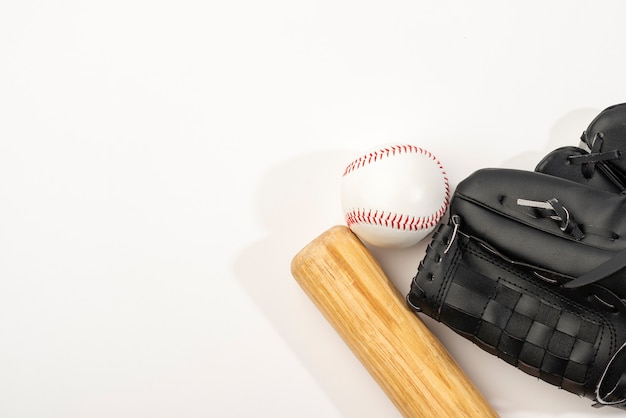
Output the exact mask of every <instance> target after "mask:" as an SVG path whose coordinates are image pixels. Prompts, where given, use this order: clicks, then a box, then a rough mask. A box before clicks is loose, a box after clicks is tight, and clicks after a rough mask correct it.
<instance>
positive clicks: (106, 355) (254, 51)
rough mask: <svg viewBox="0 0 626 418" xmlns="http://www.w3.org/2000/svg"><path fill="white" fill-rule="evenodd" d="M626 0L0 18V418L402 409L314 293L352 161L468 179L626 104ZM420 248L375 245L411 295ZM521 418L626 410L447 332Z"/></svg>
mask: <svg viewBox="0 0 626 418" xmlns="http://www.w3.org/2000/svg"><path fill="white" fill-rule="evenodd" d="M625 14H626V3H624V2H621V1H595V0H594V1H578V2H571V1H553V2H544V1H527V2H517V3H515V4H513V3H511V2H498V1H490V2H485V1H472V2H464V1H419V2H418V1H415V2H408V1H387V2H370V1H366V2H362V1H340V2H336V1H317V2H312V1H304V2H292V1H276V0H269V1H265V2H254V1H223V2H217V1H209V2H206V1H195V2H190V1H177V2H173V1H170V2H166V1H161V2H159V1H156V2H153V1H132V0H131V1H107V2H78V1H64V2H44V1H39V2H34V1H20V2H17V1H15V2H9V1H5V2H3V3H2V4H1V5H0V215H1V219H2V221H1V222H0V254H1V256H0V277H1V280H0V393H2V401H1V402H0V416H1V417H11V418H18V417H37V418H44V417H87V416H88V417H174V416H176V417H252V416H254V417H258V416H262V417H273V418H276V417H300V418H306V417H311V418H319V417H325V418H334V417H343V418H345V417H360V418H367V417H389V418H391V417H396V416H398V413H397V411H396V410H395V408H394V407H393V405H392V404H391V403H390V402H389V401H388V400H387V398H386V397H385V395H384V394H383V393H382V392H381V390H380V389H379V388H378V386H377V385H376V384H375V383H374V382H373V381H372V379H371V378H370V377H369V376H368V374H367V373H366V372H365V371H364V370H363V368H362V367H361V365H360V364H359V363H358V361H357V360H356V359H355V358H354V356H353V355H352V354H351V353H350V352H349V350H347V348H346V347H345V345H344V344H343V342H342V341H341V340H340V339H339V338H338V337H337V335H336V334H335V333H334V331H333V330H332V329H331V328H330V326H329V325H328V324H327V323H326V322H325V321H324V319H323V318H322V317H321V315H320V314H319V313H318V311H317V310H316V309H315V308H314V306H313V305H312V304H311V303H310V302H309V300H308V299H307V298H306V297H305V296H304V294H303V293H302V292H301V291H300V289H299V288H298V286H297V285H296V284H295V282H294V280H293V279H292V277H291V275H290V272H289V263H290V260H291V258H292V256H293V255H294V254H295V253H296V252H297V251H298V250H299V249H300V248H301V247H302V246H303V245H305V244H306V243H307V242H309V241H310V240H311V239H312V238H314V237H315V236H317V235H318V234H320V233H321V232H323V231H324V230H325V229H327V228H328V227H330V226H332V225H334V224H336V223H340V222H342V214H341V208H340V199H339V184H340V175H341V170H342V168H343V167H344V166H345V164H346V162H348V161H350V159H351V158H352V156H353V155H354V153H355V152H361V151H362V150H364V149H369V148H371V147H372V146H374V145H377V144H380V143H387V142H410V143H415V144H417V145H420V146H423V147H425V148H427V149H429V150H431V151H432V152H433V153H435V155H437V156H438V157H439V158H440V159H441V161H442V163H443V164H444V166H445V167H446V168H447V171H448V174H449V177H450V181H451V186H452V187H454V186H455V185H456V184H458V182H459V181H460V180H461V179H463V178H464V177H465V176H467V175H468V174H470V173H471V172H472V171H474V170H475V169H478V168H482V167H487V166H490V167H514V168H525V169H532V168H533V167H534V165H535V164H536V163H537V162H538V161H539V159H540V158H541V157H542V156H543V155H545V154H546V153H547V152H548V151H550V150H552V149H554V148H556V147H557V146H560V145H576V144H577V143H578V138H579V135H580V133H581V132H582V130H583V129H584V128H585V127H586V126H587V124H588V123H589V122H590V121H591V118H593V117H594V116H595V115H596V114H597V113H598V112H599V111H600V110H602V109H603V108H605V107H607V106H609V105H612V104H616V103H620V102H623V101H625V99H626V97H625V96H624V88H623V86H624V74H625V69H626V68H625V64H626V58H625V57H624V54H623V53H622V51H623V49H624V39H626V26H625V25H624V22H623V20H624V15H625ZM423 251H424V247H423V245H418V246H417V247H414V248H410V249H407V250H402V251H396V250H394V251H376V252H375V254H376V256H377V257H378V258H379V260H380V262H381V264H382V265H383V267H384V268H385V270H386V271H387V272H388V274H389V275H390V277H391V278H392V280H393V281H394V282H395V283H396V284H397V285H398V287H399V288H400V289H401V291H402V292H405V291H406V290H407V289H408V286H409V283H410V279H411V277H412V275H413V274H414V272H415V269H416V267H417V263H418V262H419V260H420V259H421V256H422V254H423ZM428 323H429V324H430V326H432V328H433V330H435V332H436V333H437V334H438V335H440V336H441V338H442V340H443V341H444V343H445V344H446V346H447V347H448V348H449V350H450V351H451V353H452V354H453V356H454V357H455V358H456V359H457V360H458V361H459V363H460V364H461V365H462V366H463V367H464V368H465V369H466V371H467V373H468V374H469V375H470V376H471V377H472V378H473V379H474V381H475V382H476V385H477V386H478V387H479V388H480V389H481V390H482V392H483V393H484V394H485V396H486V397H487V398H488V400H489V401H490V402H491V403H492V404H493V405H494V406H495V407H496V409H497V410H498V411H499V412H500V413H501V415H502V416H503V417H530V416H533V417H557V416H559V417H563V416H567V417H582V416H590V415H591V414H595V415H596V416H613V415H617V413H616V412H614V411H610V410H608V409H605V410H600V411H597V410H595V409H591V408H590V407H589V404H590V402H588V401H586V400H584V399H579V398H577V397H576V396H573V395H570V394H568V393H565V392H562V391H559V390H557V389H554V388H552V387H551V386H549V385H547V384H544V383H542V382H539V381H537V380H536V379H534V378H531V377H528V376H526V375H525V374H523V373H521V372H519V371H517V370H515V369H513V368H512V367H510V366H508V365H506V364H504V363H503V362H501V361H499V360H497V359H495V358H492V357H491V356H489V355H487V354H485V353H483V352H481V351H480V350H478V349H477V348H476V347H474V346H473V345H471V344H469V343H468V342H466V341H464V340H462V339H461V338H459V337H457V336H455V335H453V334H451V333H450V332H448V331H447V330H446V329H443V328H442V327H440V326H437V325H436V324H432V323H431V322H428Z"/></svg>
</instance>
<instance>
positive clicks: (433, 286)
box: [407, 169, 626, 409]
mask: <svg viewBox="0 0 626 418" xmlns="http://www.w3.org/2000/svg"><path fill="white" fill-rule="evenodd" d="M624 213H626V196H624V195H619V194H615V193H611V192H607V191H603V190H599V189H596V188H590V187H587V186H584V185H581V184H578V183H575V182H572V181H570V180H566V179H562V178H558V177H555V176H551V175H546V174H542V173H536V172H530V171H520V170H509V169H484V170H479V171H477V172H475V173H474V174H472V175H471V176H469V177H468V178H467V179H465V180H464V181H462V182H461V183H460V184H459V185H458V186H457V188H456V191H455V193H454V195H453V198H452V201H451V206H450V221H449V222H448V224H444V225H441V226H440V227H439V228H438V230H437V232H436V233H435V234H434V236H433V238H432V241H431V243H430V245H429V247H428V250H427V253H426V256H425V258H424V259H423V260H422V262H421V263H420V266H419V268H418V271H417V274H416V276H415V277H414V279H413V282H412V285H411V290H410V292H409V294H408V295H407V302H408V304H409V306H411V307H412V308H413V309H414V310H415V311H417V312H423V313H424V314H426V315H429V316H431V317H432V318H434V319H436V320H437V321H440V322H442V323H444V324H446V325H447V326H449V327H450V328H452V329H453V330H454V331H456V332H457V333H459V334H461V335H463V336H464V337H466V338H468V339H470V340H472V341H473V342H474V343H476V344H477V345H478V346H479V347H481V348H482V349H484V350H486V351H488V352H490V353H492V354H494V355H497V356H498V357H500V358H501V359H503V360H504V361H506V362H507V363H509V364H511V365H514V366H516V367H517V368H519V369H520V370H522V371H524V372H526V373H528V374H530V375H533V376H536V377H538V378H540V379H542V380H544V381H546V382H548V383H550V384H552V385H555V386H558V387H561V388H563V389H565V390H567V391H569V392H572V393H574V394H577V395H580V396H585V397H588V398H592V399H595V400H596V405H612V406H615V407H618V408H624V409H626V349H625V348H624V343H625V342H626V304H625V302H624V299H625V298H626V270H624V267H625V266H626V217H625V216H624Z"/></svg>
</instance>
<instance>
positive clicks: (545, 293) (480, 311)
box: [407, 225, 626, 405]
mask: <svg viewBox="0 0 626 418" xmlns="http://www.w3.org/2000/svg"><path fill="white" fill-rule="evenodd" d="M456 229H457V228H452V227H451V226H450V225H442V226H441V227H440V228H439V229H438V231H437V233H436V234H435V235H434V237H433V241H432V242H431V245H430V246H429V248H428V250H427V253H426V257H425V258H424V260H422V263H420V267H419V269H418V273H417V275H416V276H415V278H414V280H413V283H412V285H411V291H410V293H409V295H408V296H407V302H408V304H409V305H410V306H412V307H413V308H414V309H415V310H416V311H423V312H424V313H425V314H427V315H429V316H431V317H433V318H434V319H436V320H437V321H440V322H443V323H445V324H446V325H447V326H449V327H450V328H452V329H453V330H454V331H456V332H457V333H459V334H461V335H463V336H464V337H466V338H468V339H470V340H471V341H473V342H474V343H476V344H477V345H478V346H480V347H481V348H482V349H484V350H485V351H487V352H489V353H491V354H493V355H497V356H498V357H500V358H501V359H503V360H504V361H506V362H507V363H510V364H512V365H514V366H516V367H518V368H519V369H521V370H523V371H524V372H526V373H528V374H530V375H533V376H536V377H538V378H540V379H542V380H544V381H546V382H548V383H551V384H553V385H556V386H559V387H561V388H563V389H565V390H567V391H569V392H572V393H575V394H578V395H584V396H590V397H591V396H593V397H595V396H596V394H595V393H593V392H594V390H595V387H593V388H590V387H589V385H588V383H589V379H590V378H591V379H593V380H594V381H597V380H598V379H599V376H594V377H592V376H591V375H592V374H593V370H592V366H593V364H594V360H595V359H596V356H597V354H598V345H599V344H600V342H601V341H606V340H607V339H608V340H609V341H610V342H609V344H610V345H611V346H614V345H616V344H617V343H616V336H615V335H614V332H612V328H611V326H610V325H609V324H608V323H607V321H606V319H605V318H604V317H602V316H601V315H596V314H594V313H593V311H591V310H589V309H585V307H583V306H580V305H577V304H576V303H575V302H572V301H571V300H568V299H566V298H564V297H562V296H560V295H558V294H556V293H554V292H553V291H550V290H547V288H546V286H548V285H546V284H544V283H540V282H539V281H538V280H537V279H536V278H535V277H534V276H532V275H531V274H530V273H529V272H527V271H526V270H524V269H520V268H516V267H513V266H511V265H507V264H506V263H505V262H503V261H502V260H501V259H499V258H498V257H497V256H494V255H493V254H491V253H490V252H488V251H486V250H485V249H484V247H482V246H481V245H480V243H478V242H476V241H473V240H472V239H471V238H469V237H468V236H466V235H464V234H462V233H458V231H455V230H456ZM453 234H456V235H457V237H456V239H454V240H453V241H451V237H452V235H453ZM446 250H447V253H446ZM625 351H626V350H625ZM596 367H597V366H596ZM608 369H609V367H607V370H608ZM601 371H602V370H600V372H601ZM604 373H605V374H607V373H608V374H611V372H610V371H609V372H607V371H606V370H605V371H604ZM610 380H611V381H613V380H615V379H614V378H611V379H610ZM607 381H608V380H607ZM616 386H619V388H618V390H617V391H615V393H617V394H619V395H621V394H623V392H624V387H622V386H621V384H616ZM598 399H599V400H601V399H603V398H601V397H598ZM619 404H621V402H618V403H616V405H619Z"/></svg>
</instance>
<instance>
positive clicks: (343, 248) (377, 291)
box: [291, 226, 498, 418]
mask: <svg viewBox="0 0 626 418" xmlns="http://www.w3.org/2000/svg"><path fill="white" fill-rule="evenodd" d="M291 272H292V274H293V276H294V278H295V279H296V281H297V282H298V283H299V284H300V286H301V287H302V289H303V290H304V292H305V293H306V294H307V295H308V296H309V298H310V299H311V300H312V301H313V303H314V304H315V305H316V306H317V308H318V309H319V310H320V311H321V312H322V314H323V315H324V316H325V317H326V319H327V320H328V321H329V322H330V323H331V325H332V326H333V327H334V328H335V330H336V331H337V332H338V333H339V335H340V336H341V338H342V339H343V340H344V341H345V343H346V344H347V345H348V347H349V348H350V349H351V350H352V352H353V353H354V354H355V355H356V356H357V358H358V359H359V360H360V361H361V363H362V364H363V366H364V367H365V368H366V369H367V371H368V372H369V373H370V374H371V375H372V377H373V378H374V379H375V380H376V381H377V382H378V384H379V385H380V386H381V388H382V389H383V391H384V392H385V393H386V394H387V396H389V398H390V399H391V401H392V402H393V403H394V404H395V405H396V407H397V408H398V410H399V411H400V412H401V414H402V415H403V416H405V417H411V418H413V417H429V418H430V417H435V416H448V417H481V418H484V417H497V416H498V415H497V413H496V412H495V411H494V410H493V409H492V408H491V406H490V405H489V404H488V403H487V402H486V401H485V399H484V398H483V396H482V395H481V394H480V393H479V392H478V390H477V389H476V387H475V386H474V385H473V384H472V382H471V381H470V380H469V378H468V377H467V376H466V375H465V374H464V372H463V371H462V370H461V369H460V368H459V366H458V365H457V364H456V363H455V361H454V360H453V359H452V357H451V356H450V354H449V353H448V352H447V351H446V349H445V348H444V347H443V345H442V344H441V343H440V342H439V340H437V338H436V337H435V336H434V335H433V334H432V333H431V332H430V330H429V329H428V328H427V327H426V325H425V324H424V323H423V322H422V321H421V320H420V319H419V318H418V317H417V316H416V315H415V314H414V313H413V312H412V311H410V310H409V309H408V307H407V306H406V303H405V300H404V298H403V297H402V296H401V295H400V292H398V290H397V289H396V288H395V286H394V285H393V283H391V281H390V280H389V279H388V278H387V276H386V275H385V273H384V272H383V271H382V269H381V267H380V266H379V264H378V263H377V262H376V260H375V259H374V258H373V256H372V255H371V254H370V253H369V251H368V250H367V249H366V248H365V246H364V245H363V244H362V243H361V241H360V240H359V239H358V238H357V237H356V236H355V235H354V234H353V233H352V232H351V231H350V230H349V229H348V228H347V227H345V226H335V227H333V228H331V229H329V230H328V231H326V232H324V233H323V234H322V235H320V236H319V237H318V238H316V239H315V240H313V241H312V242H311V243H310V244H308V245H307V246H306V247H305V248H303V249H302V250H301V251H300V252H299V253H298V254H296V256H295V257H294V259H293V260H292V263H291Z"/></svg>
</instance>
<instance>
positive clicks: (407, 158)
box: [341, 144, 450, 248]
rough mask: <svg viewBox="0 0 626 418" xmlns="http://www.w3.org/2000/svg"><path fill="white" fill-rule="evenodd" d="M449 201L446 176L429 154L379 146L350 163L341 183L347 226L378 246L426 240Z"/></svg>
mask: <svg viewBox="0 0 626 418" xmlns="http://www.w3.org/2000/svg"><path fill="white" fill-rule="evenodd" d="M449 202H450V187H449V184H448V177H447V174H446V172H445V170H444V168H443V166H442V165H441V163H440V162H439V160H438V159H437V158H436V157H435V156H434V155H433V154H432V153H430V152H429V151H427V150H425V149H423V148H420V147H417V146H414V145H404V144H401V145H391V146H382V147H379V148H377V149H374V150H372V151H370V152H367V153H365V154H363V155H362V156H361V157H359V158H357V159H356V160H354V161H352V162H351V163H350V164H348V166H347V167H346V169H345V171H344V173H343V177H342V182H341V205H342V208H343V212H344V215H345V220H346V223H347V225H348V227H349V228H350V229H351V230H352V232H354V233H355V234H356V235H357V236H358V237H359V238H360V239H361V240H362V241H365V242H367V243H369V244H372V245H374V246H377V247H386V248H405V247H410V246H412V245H415V244H417V243H418V242H420V241H421V240H422V239H424V238H425V237H426V236H427V235H428V234H429V233H430V232H432V231H433V229H434V228H435V226H436V225H437V224H438V223H439V221H440V220H441V218H442V217H443V216H444V215H445V213H446V211H447V209H448V205H449Z"/></svg>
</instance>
